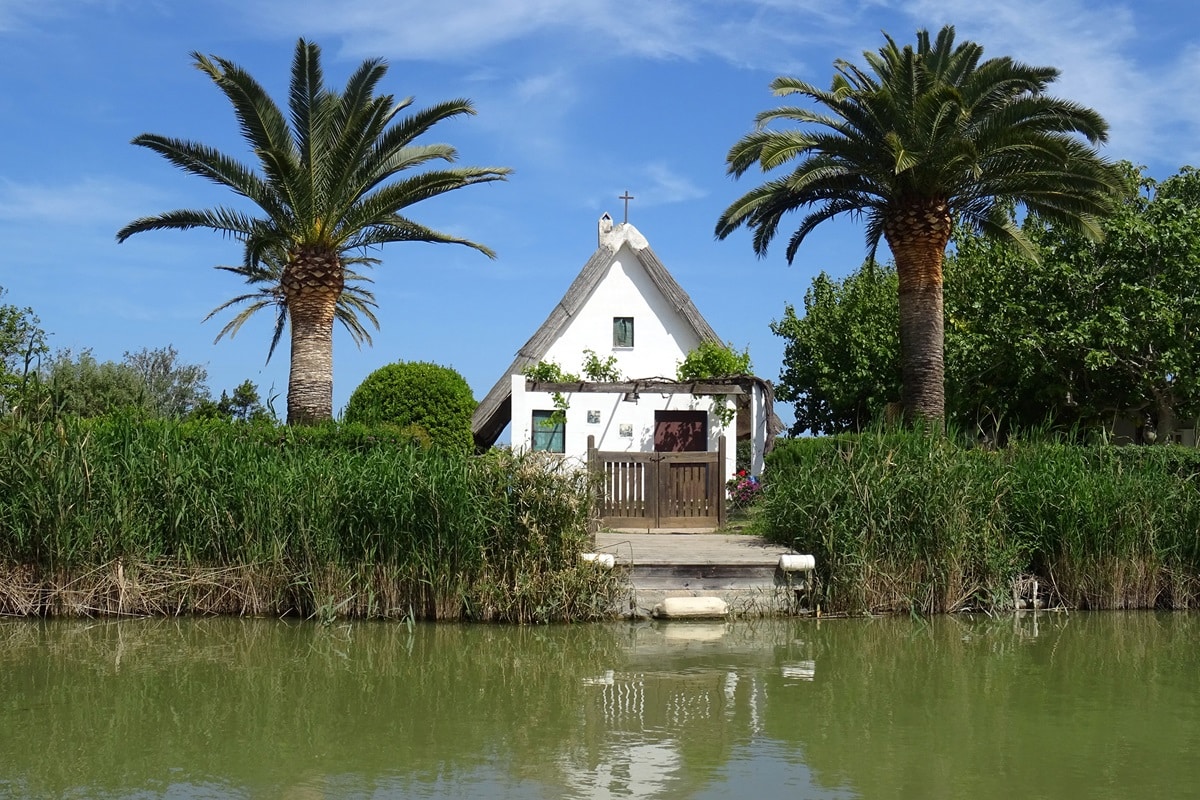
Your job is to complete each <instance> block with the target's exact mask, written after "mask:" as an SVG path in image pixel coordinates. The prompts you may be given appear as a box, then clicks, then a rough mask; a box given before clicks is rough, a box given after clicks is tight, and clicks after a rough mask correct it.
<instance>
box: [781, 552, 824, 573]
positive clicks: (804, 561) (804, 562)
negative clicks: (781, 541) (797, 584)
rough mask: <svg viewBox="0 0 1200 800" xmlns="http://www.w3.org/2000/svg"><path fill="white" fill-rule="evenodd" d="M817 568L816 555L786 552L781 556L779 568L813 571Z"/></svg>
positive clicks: (791, 570) (787, 570)
mask: <svg viewBox="0 0 1200 800" xmlns="http://www.w3.org/2000/svg"><path fill="white" fill-rule="evenodd" d="M816 568H817V557H816V556H810V555H801V554H799V553H785V554H784V555H781V556H780V557H779V569H780V571H782V572H812V571H813V570H814V569H816Z"/></svg>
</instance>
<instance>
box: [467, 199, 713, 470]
mask: <svg viewBox="0 0 1200 800" xmlns="http://www.w3.org/2000/svg"><path fill="white" fill-rule="evenodd" d="M624 244H628V245H629V247H630V249H631V250H633V253H634V255H635V256H637V259H638V261H639V262H640V263H641V265H642V268H643V269H645V270H646V274H647V275H648V276H649V277H650V280H651V281H652V282H653V283H654V285H655V287H657V288H658V291H659V292H660V293H661V294H662V296H663V297H664V298H666V300H667V302H669V303H670V304H671V307H672V308H674V309H675V310H676V311H678V312H679V315H680V316H681V317H682V318H683V320H684V322H686V323H687V324H688V325H689V326H690V327H691V328H692V331H693V332H694V333H695V334H696V336H697V337H698V338H699V339H700V341H702V342H703V341H711V342H720V341H721V338H720V337H719V336H717V332H716V331H714V330H713V328H712V326H711V325H709V324H708V322H707V321H706V320H705V319H704V317H703V316H701V314H700V311H699V309H697V308H696V304H695V303H693V302H692V298H690V297H688V293H687V292H685V291H684V290H683V287H682V286H680V285H679V284H678V283H677V282H676V280H675V279H674V278H673V277H671V273H670V272H668V271H667V268H666V267H665V266H663V263H662V262H661V261H659V260H658V256H656V255H655V254H654V251H653V250H651V249H650V245H649V244H648V243H647V242H646V239H645V237H644V236H642V234H641V233H640V232H639V231H638V229H637V228H635V227H633V226H632V225H630V224H629V223H627V222H626V223H624V224H621V225H613V224H612V220H611V218H610V217H609V216H608V214H605V215H604V216H602V217H601V218H600V243H599V246H598V247H597V248H596V252H594V253H592V257H591V258H589V259H588V260H587V263H585V264H584V265H583V269H582V270H580V272H579V275H578V276H576V278H575V280H574V281H573V282H572V283H571V286H570V287H569V288H568V289H567V293H566V294H565V295H564V296H563V299H562V300H560V301H559V302H558V305H556V306H555V307H554V310H553V311H551V312H550V316H548V317H546V321H545V322H543V323H542V325H541V327H540V328H538V329H537V331H535V332H534V334H533V336H531V337H529V341H527V342H526V343H525V345H524V346H523V347H522V348H521V349H520V350H518V351H517V357H516V358H515V359H513V362H512V364H511V365H509V368H508V369H507V370H506V371H505V373H504V374H503V375H502V376H501V377H500V380H498V381H496V385H495V386H493V387H492V390H491V391H490V392H488V393H487V396H486V397H484V398H483V400H482V401H480V403H479V406H478V407H477V408H476V409H475V414H474V416H473V417H472V418H471V429H472V431H473V432H474V434H475V446H476V448H478V449H481V450H483V449H487V448H489V447H491V446H492V445H493V444H495V443H496V439H498V438H499V437H500V434H501V433H503V431H504V428H505V427H506V426H507V425H508V423H509V421H510V419H511V417H512V376H513V375H519V374H521V373H522V372H523V371H524V369H525V367H527V366H529V365H531V364H536V363H538V362H539V361H541V360H542V358H543V357H544V356H545V355H546V352H547V351H548V350H549V349H550V345H552V344H554V342H555V341H556V340H557V339H558V337H559V335H560V334H561V333H562V331H563V329H564V328H566V326H567V324H568V323H569V322H570V321H571V319H572V318H573V317H574V316H575V315H576V313H578V311H579V309H580V308H581V307H582V306H583V304H584V303H585V302H587V299H588V297H590V296H591V294H592V291H593V290H594V289H595V288H596V286H597V285H599V283H600V281H601V280H603V278H604V275H605V273H606V272H607V271H608V268H609V265H610V264H612V261H613V258H614V257H615V256H616V254H617V251H618V250H620V249H621V246H622V245H624Z"/></svg>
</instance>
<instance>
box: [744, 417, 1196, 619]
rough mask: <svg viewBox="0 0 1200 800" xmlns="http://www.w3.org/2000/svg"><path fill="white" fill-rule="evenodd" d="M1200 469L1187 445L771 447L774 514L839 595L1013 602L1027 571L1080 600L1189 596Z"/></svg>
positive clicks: (840, 441) (933, 442)
mask: <svg viewBox="0 0 1200 800" xmlns="http://www.w3.org/2000/svg"><path fill="white" fill-rule="evenodd" d="M1198 473H1200V456H1198V455H1197V454H1196V453H1195V452H1194V451H1191V450H1186V449H1183V448H1173V447H1172V448H1164V447H1160V448H1111V447H1083V446H1077V445H1064V444H1058V443H1054V442H1026V441H1021V440H1016V441H1014V443H1013V444H1012V445H1011V446H1009V447H1007V448H1005V449H1003V450H999V451H994V450H988V449H983V448H979V447H974V446H965V445H961V444H959V443H957V442H956V441H955V440H954V438H953V437H940V436H939V437H930V436H925V435H923V434H920V433H906V432H892V433H884V432H873V433H867V434H861V435H855V436H842V437H832V438H827V439H807V440H794V441H791V442H788V443H786V444H785V445H783V446H782V447H780V448H777V449H776V452H775V453H773V454H772V456H771V457H770V459H769V462H768V467H767V470H766V481H767V492H766V503H765V507H764V509H763V512H762V515H761V519H762V522H763V525H764V529H765V531H766V533H767V535H768V537H769V538H772V539H773V540H775V541H778V542H780V543H783V544H788V545H791V546H793V547H796V548H797V549H801V550H803V551H805V552H812V553H814V554H816V555H817V556H818V569H819V573H820V576H821V579H822V585H823V587H824V588H823V593H824V597H823V600H824V602H825V603H826V607H827V608H830V609H832V610H837V611H846V612H863V611H875V610H914V611H919V612H923V613H932V612H941V611H953V610H958V609H962V608H968V607H970V608H1003V607H1005V606H1011V605H1012V603H1013V592H1014V586H1016V585H1017V584H1018V583H1019V582H1020V581H1022V580H1023V579H1028V578H1036V579H1039V580H1040V582H1041V583H1040V586H1041V587H1042V588H1043V589H1045V590H1046V591H1047V592H1048V593H1049V595H1050V596H1049V598H1048V599H1049V600H1050V601H1051V602H1055V603H1061V604H1065V605H1069V606H1072V607H1086V608H1146V607H1176V608H1183V607H1190V606H1194V605H1196V603H1197V598H1198V597H1200V593H1198V592H1197V586H1198V580H1200V558H1198V550H1200V546H1198V544H1197V530H1200V494H1198V493H1197V491H1196V489H1197V487H1196V481H1197V474H1198ZM1032 599H1033V598H1031V600H1032Z"/></svg>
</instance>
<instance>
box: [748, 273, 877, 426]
mask: <svg viewBox="0 0 1200 800" xmlns="http://www.w3.org/2000/svg"><path fill="white" fill-rule="evenodd" d="M898 318H899V309H898V302H897V293H896V270H895V269H894V268H893V267H891V266H883V265H880V264H873V263H870V262H868V263H867V264H864V265H863V267H862V268H861V269H859V270H858V271H856V272H854V273H853V274H851V275H849V276H848V277H846V278H845V279H844V280H842V281H835V280H833V279H832V278H830V277H829V276H828V275H826V274H825V273H824V272H822V273H821V274H820V275H818V276H817V277H816V278H814V279H813V283H812V286H811V287H809V289H808V291H806V292H805V294H804V315H803V316H796V309H795V307H794V306H792V305H790V304H789V305H788V306H786V307H785V308H784V314H783V319H781V320H777V321H775V322H772V323H771V331H772V332H773V333H774V334H775V335H776V336H780V337H782V338H783V339H784V340H785V341H786V345H785V346H784V355H783V370H782V372H781V374H780V376H779V383H778V384H776V386H775V396H776V397H778V398H779V399H780V400H785V401H791V402H792V403H794V404H795V412H796V422H795V424H794V425H793V426H792V430H791V433H792V435H793V436H797V435H799V434H802V433H805V432H812V433H839V432H842V431H854V430H861V429H862V428H864V427H867V426H868V425H870V424H871V423H872V421H874V420H877V419H881V418H882V416H883V413H884V408H885V406H886V405H887V403H889V402H892V401H894V400H895V399H896V398H897V397H899V396H900V349H899V347H898V346H897V342H896V328H897V325H898Z"/></svg>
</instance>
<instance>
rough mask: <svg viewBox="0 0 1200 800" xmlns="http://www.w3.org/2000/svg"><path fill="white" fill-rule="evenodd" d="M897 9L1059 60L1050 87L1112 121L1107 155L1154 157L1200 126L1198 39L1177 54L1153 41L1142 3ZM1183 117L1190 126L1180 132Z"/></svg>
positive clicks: (937, 2)
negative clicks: (1145, 25)
mask: <svg viewBox="0 0 1200 800" xmlns="http://www.w3.org/2000/svg"><path fill="white" fill-rule="evenodd" d="M1181 7H1182V6H1181ZM903 10H904V11H905V12H906V13H907V14H909V15H910V16H911V17H913V18H914V19H915V20H917V21H918V22H919V23H920V24H921V25H924V26H926V27H928V28H930V29H931V30H936V29H937V28H939V27H941V25H943V24H946V23H953V24H954V25H955V28H956V31H957V33H958V35H959V37H960V38H964V39H971V40H973V41H977V42H979V43H980V44H983V45H984V48H985V55H986V56H997V55H1011V56H1013V57H1014V58H1018V59H1020V60H1022V61H1025V62H1027V63H1032V64H1039V65H1053V66H1055V67H1057V68H1058V69H1059V70H1060V73H1061V75H1060V77H1059V79H1058V80H1057V81H1056V82H1055V84H1054V85H1053V86H1052V87H1051V91H1052V92H1053V93H1054V94H1055V95H1057V96H1060V97H1065V98H1069V99H1071V100H1075V101H1078V102H1080V103H1083V104H1085V105H1088V106H1091V107H1092V108H1095V109H1096V110H1097V111H1099V112H1100V113H1101V114H1102V115H1103V116H1104V117H1105V119H1107V120H1108V122H1109V124H1110V126H1111V131H1110V135H1109V147H1108V148H1106V154H1107V155H1109V156H1111V157H1114V158H1126V159H1129V160H1132V161H1146V162H1150V161H1154V160H1156V159H1158V158H1160V157H1162V155H1163V153H1162V149H1163V147H1164V146H1166V145H1168V143H1172V144H1173V146H1175V147H1178V145H1177V143H1178V142H1179V141H1180V140H1181V139H1183V140H1195V138H1196V133H1197V131H1198V129H1200V111H1197V110H1196V107H1197V101H1198V100H1200V90H1198V89H1197V84H1198V81H1200V59H1197V58H1196V47H1195V46H1193V47H1191V48H1187V49H1185V50H1184V51H1182V52H1177V53H1173V52H1171V49H1170V48H1169V47H1164V48H1155V46H1154V44H1153V43H1152V39H1153V37H1152V36H1151V34H1152V33H1153V32H1151V31H1149V30H1146V29H1144V28H1143V27H1142V21H1141V19H1140V17H1139V12H1140V11H1141V10H1142V8H1141V7H1139V6H1132V5H1125V4H1120V3H1109V4H1106V5H1097V4H1096V3H1088V2H1083V0H1059V1H1058V2H1055V3H1044V2H1041V1H1040V0H1010V2H1006V3H989V4H979V3H974V2H970V0H914V1H913V2H909V3H906V4H904V6H903ZM1156 13H1158V14H1162V13H1163V12H1162V9H1158V10H1157V11H1156ZM1160 27H1161V23H1160ZM1181 126H1182V127H1184V128H1186V129H1188V132H1187V133H1186V134H1184V135H1182V136H1181V135H1180V134H1181V133H1183V132H1182V131H1181V130H1180V127H1181Z"/></svg>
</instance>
